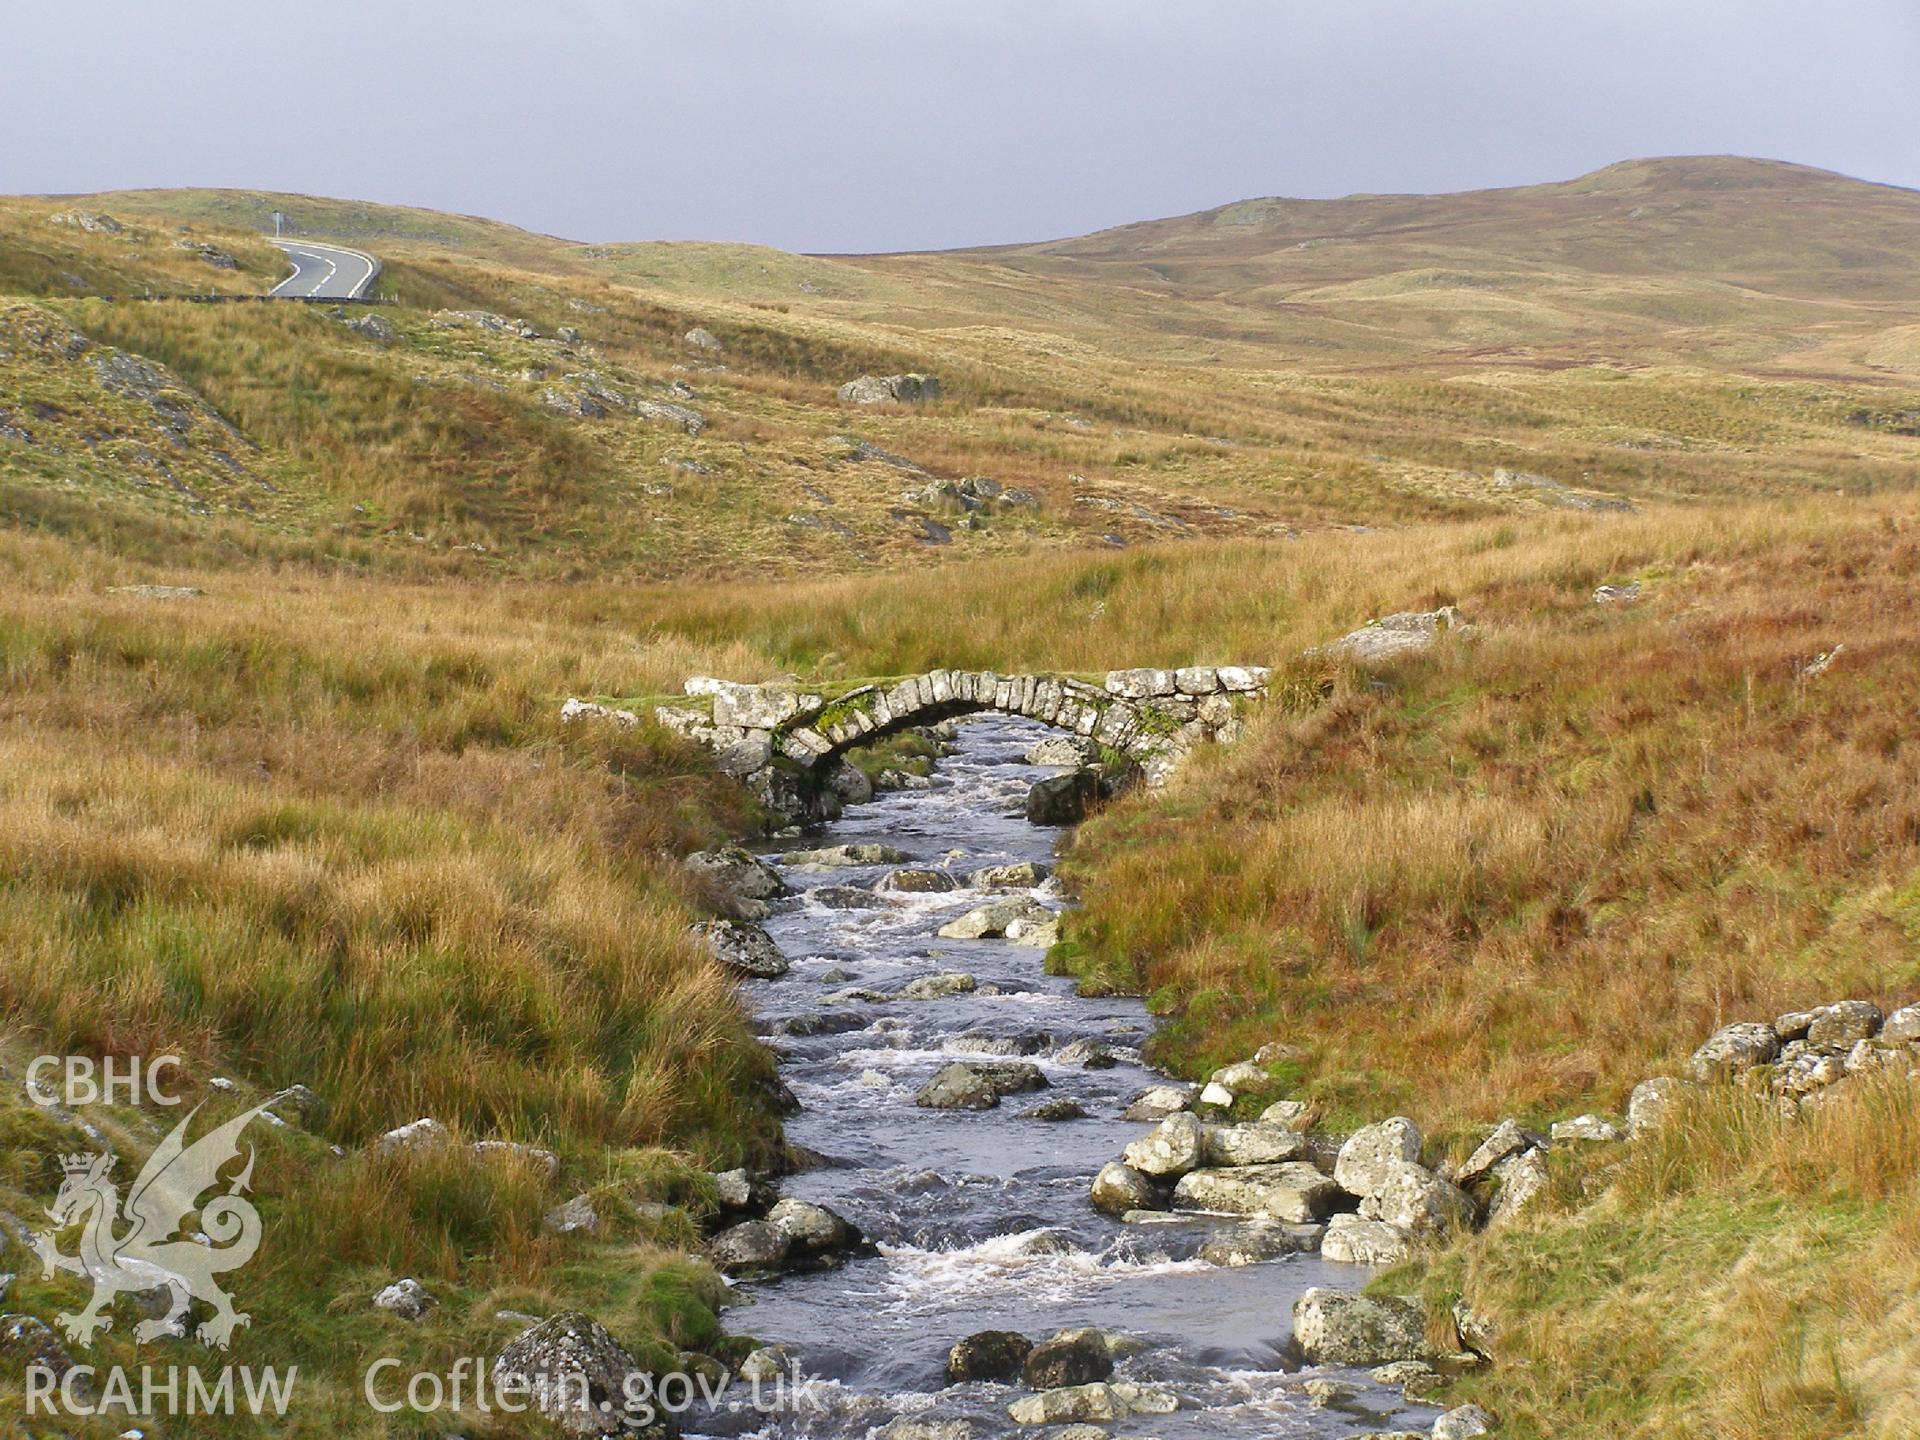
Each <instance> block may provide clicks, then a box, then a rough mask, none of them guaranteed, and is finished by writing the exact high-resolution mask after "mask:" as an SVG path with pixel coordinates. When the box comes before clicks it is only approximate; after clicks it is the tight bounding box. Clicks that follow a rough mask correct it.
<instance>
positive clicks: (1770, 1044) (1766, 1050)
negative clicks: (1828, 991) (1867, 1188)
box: [1628, 1000, 1920, 1129]
mask: <svg viewBox="0 0 1920 1440" xmlns="http://www.w3.org/2000/svg"><path fill="white" fill-rule="evenodd" d="M1687 1071H1688V1073H1689V1075H1690V1076H1691V1077H1692V1078H1693V1080H1694V1081H1696V1082H1699V1083H1708V1082H1712V1081H1716V1080H1717V1081H1729V1080H1731V1081H1738V1082H1740V1083H1754V1084H1759V1083H1764V1087H1765V1090H1766V1091H1767V1093H1769V1094H1771V1095H1772V1096H1773V1097H1774V1099H1775V1101H1776V1102H1777V1103H1778V1104H1779V1106H1780V1109H1781V1111H1782V1113H1783V1114H1789V1115H1791V1114H1795V1113H1798V1112H1799V1111H1800V1110H1802V1109H1804V1108H1805V1107H1807V1106H1809V1105H1819V1104H1821V1103H1824V1101H1825V1098H1826V1092H1827V1091H1828V1090H1829V1088H1830V1087H1832V1086H1834V1085H1836V1084H1838V1083H1839V1082H1841V1081H1843V1080H1847V1079H1850V1078H1852V1077H1854V1076H1858V1075H1866V1074H1874V1073H1878V1072H1891V1073H1894V1074H1903V1075H1912V1076H1916V1077H1920V1006H1908V1007H1907V1008H1906V1009H1904V1010H1896V1011H1894V1012H1893V1014H1891V1015H1887V1016H1883V1015H1882V1013H1881V1010H1880V1007H1879V1006H1877V1005H1875V1004H1873V1003H1872V1002H1871V1001H1868V1000H1840V1001H1836V1002H1834V1003H1833V1004H1830V1005H1822V1006H1819V1007H1817V1008H1816V1009H1813V1010H1804V1011H1796V1012H1794V1013H1791V1014H1787V1015H1780V1016H1777V1017H1776V1018H1775V1019H1774V1020H1773V1022H1772V1023H1771V1024H1769V1023H1767V1022H1765V1021H1755V1020H1744V1021H1737V1022H1735V1023H1734V1024H1731V1025H1725V1026H1722V1027H1721V1028H1720V1029H1719V1030H1716V1031H1715V1032H1714V1033H1713V1034H1712V1035H1711V1036H1710V1037H1708V1039H1707V1041H1706V1043H1705V1044H1703V1045H1702V1046H1701V1047H1700V1048H1699V1049H1698V1050H1696V1051H1694V1053H1693V1057H1692V1059H1690V1060H1689V1061H1688V1062H1687ZM1656 1083H1657V1084H1659V1085H1660V1086H1662V1087H1663V1089H1662V1090H1661V1092H1660V1094H1659V1097H1658V1099H1657V1100H1656V1098H1655V1096H1654V1094H1653V1092H1651V1091H1649V1090H1648V1087H1649V1086H1653V1085H1655V1084H1656ZM1678 1085H1679V1082H1676V1081H1671V1080H1667V1079H1665V1078H1664V1077H1662V1078H1660V1079H1658V1080H1657V1081H1648V1082H1647V1084H1646V1086H1643V1087H1641V1089H1640V1090H1636V1091H1635V1092H1634V1093H1635V1096H1636V1097H1637V1098H1638V1099H1639V1101H1640V1108H1641V1112H1642V1115H1643V1117H1644V1116H1647V1115H1657V1116H1659V1117H1660V1120H1661V1121H1662V1122H1664V1120H1665V1119H1666V1118H1667V1117H1668V1115H1669V1114H1670V1112H1671V1110H1672V1108H1673V1102H1674V1101H1675V1100H1676V1099H1677V1098H1678V1097H1679V1095H1680V1094H1682V1093H1683V1092H1682V1091H1681V1090H1680V1089H1679V1088H1678ZM1628 1121H1629V1128H1630V1129H1632V1128H1634V1126H1633V1116H1632V1113H1631V1112H1629V1116H1628ZM1643 1128H1644V1126H1643Z"/></svg>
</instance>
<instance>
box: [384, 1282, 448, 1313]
mask: <svg viewBox="0 0 1920 1440" xmlns="http://www.w3.org/2000/svg"><path fill="white" fill-rule="evenodd" d="M433 1305H434V1298H433V1296H431V1295H429V1294H428V1293H427V1287H426V1286H424V1285H422V1284H421V1283H420V1282H419V1281H418V1280H413V1279H406V1280H396V1281H394V1282H393V1283H392V1284H391V1285H389V1286H387V1287H386V1288H385V1289H384V1290H381V1291H379V1292H378V1293H377V1294H375V1295H374V1297H373V1308H374V1309H376V1310H386V1311H389V1312H391V1313H392V1314H395V1315H398V1316H399V1317H400V1318H401V1319H402V1320H418V1319H420V1318H422V1317H423V1316H424V1315H425V1314H426V1313H427V1311H428V1310H429V1309H431V1308H432V1307H433Z"/></svg>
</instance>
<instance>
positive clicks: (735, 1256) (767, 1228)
mask: <svg viewBox="0 0 1920 1440" xmlns="http://www.w3.org/2000/svg"><path fill="white" fill-rule="evenodd" d="M792 1243H793V1242H792V1241H791V1240H790V1239H789V1238H788V1236H787V1233H786V1231H784V1230H782V1229H781V1228H780V1227H779V1226H777V1225H775V1224H773V1223H772V1222H771V1221H767V1220H745V1221H742V1222H741V1223H740V1224H738V1225H734V1226H731V1227H729V1228H728V1229H725V1230H722V1231H721V1232H720V1233H719V1234H718V1235H716V1236H714V1237H713V1239H712V1240H711V1241H709V1242H708V1245H707V1254H708V1257H709V1258H710V1259H711V1260H712V1261H713V1264H714V1268H716V1269H718V1270H722V1271H724V1272H725V1273H727V1274H729V1275H765V1274H770V1273H772V1272H774V1271H777V1270H779V1269H780V1267H781V1266H783V1265H785V1264H786V1263H787V1250H788V1247H789V1246H790V1245H791V1244H792Z"/></svg>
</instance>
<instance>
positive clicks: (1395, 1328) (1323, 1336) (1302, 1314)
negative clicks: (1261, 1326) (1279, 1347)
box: [1293, 1286, 1430, 1365]
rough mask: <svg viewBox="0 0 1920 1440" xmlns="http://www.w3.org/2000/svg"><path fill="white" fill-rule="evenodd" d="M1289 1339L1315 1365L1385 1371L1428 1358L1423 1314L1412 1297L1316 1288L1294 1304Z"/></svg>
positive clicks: (1425, 1322)
mask: <svg viewBox="0 0 1920 1440" xmlns="http://www.w3.org/2000/svg"><path fill="white" fill-rule="evenodd" d="M1293 1338H1294V1342H1295V1343H1296V1344H1297V1345H1298V1346H1299V1347H1300V1353H1301V1354H1302V1355H1303V1356H1304V1357H1305V1358H1306V1359H1307V1361H1308V1363H1310V1364H1314V1365H1384V1364H1387V1363H1388V1362H1389V1361H1394V1360H1425V1359H1426V1358H1427V1356H1428V1354H1429V1352H1430V1347H1429V1346H1428V1344H1427V1321H1426V1314H1425V1312H1424V1311H1423V1310H1422V1309H1421V1308H1420V1302H1419V1301H1418V1300H1417V1299H1415V1298H1414V1297H1413V1296H1410V1295H1356V1294H1354V1293H1353V1292H1352V1291H1348V1290H1328V1289H1325V1288H1323V1287H1321V1286H1315V1287H1314V1288H1313V1289H1311V1290H1308V1291H1307V1292H1306V1293H1305V1294H1304V1295H1302V1296H1301V1297H1300V1298H1299V1299H1298V1300H1296V1301H1294V1304H1293Z"/></svg>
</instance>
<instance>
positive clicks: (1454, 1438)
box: [1431, 1405, 1493, 1440]
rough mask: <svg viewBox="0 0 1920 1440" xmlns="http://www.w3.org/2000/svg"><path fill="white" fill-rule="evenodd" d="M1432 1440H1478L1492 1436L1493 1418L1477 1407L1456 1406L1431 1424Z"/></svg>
mask: <svg viewBox="0 0 1920 1440" xmlns="http://www.w3.org/2000/svg"><path fill="white" fill-rule="evenodd" d="M1431 1433H1432V1436H1433V1440H1479V1437H1480V1436H1482V1435H1491V1434H1493V1416H1491V1415H1489V1414H1488V1413H1487V1412H1486V1411H1485V1410H1482V1409H1481V1408H1480V1407H1479V1406H1478V1405H1458V1406H1455V1407H1454V1408H1453V1409H1451V1410H1449V1411H1447V1413H1446V1414H1444V1415H1442V1416H1441V1417H1440V1418H1439V1419H1438V1420H1435V1421H1434V1422H1433V1430H1432V1432H1431Z"/></svg>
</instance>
